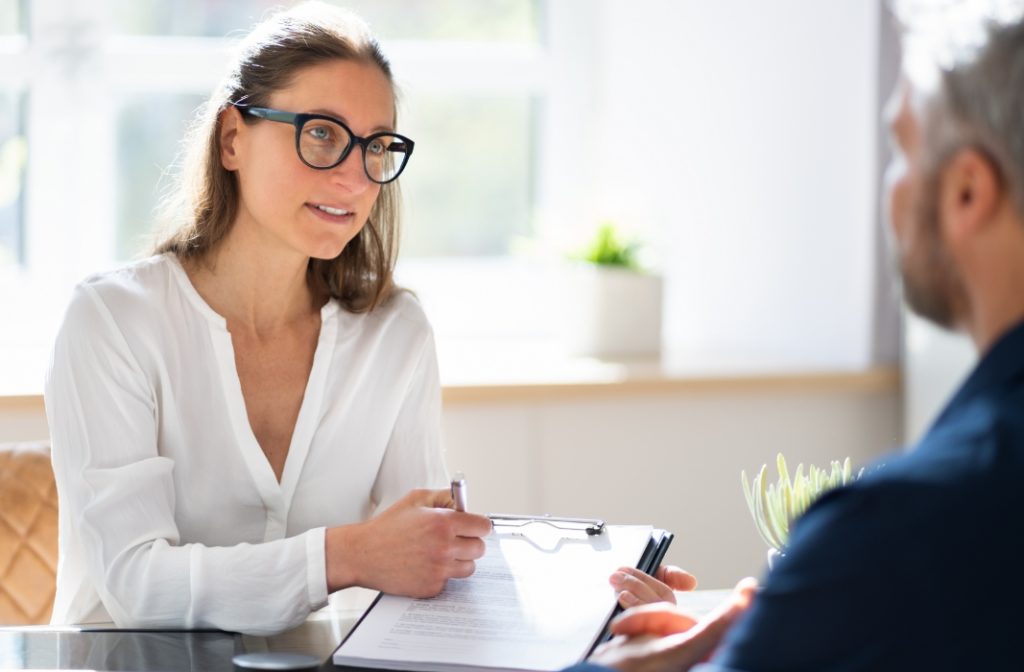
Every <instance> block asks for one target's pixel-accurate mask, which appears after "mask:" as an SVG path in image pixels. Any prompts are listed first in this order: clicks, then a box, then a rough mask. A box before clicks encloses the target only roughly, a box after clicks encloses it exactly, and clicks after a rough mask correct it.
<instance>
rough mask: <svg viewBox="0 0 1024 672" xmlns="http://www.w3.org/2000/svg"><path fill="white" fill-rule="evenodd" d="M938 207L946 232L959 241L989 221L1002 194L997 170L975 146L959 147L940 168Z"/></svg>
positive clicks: (1000, 200) (997, 207) (996, 208)
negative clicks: (943, 167) (941, 169)
mask: <svg viewBox="0 0 1024 672" xmlns="http://www.w3.org/2000/svg"><path fill="white" fill-rule="evenodd" d="M941 189H942V191H941V197H940V199H941V207H942V210H943V212H942V218H941V219H940V221H942V222H944V224H945V228H946V229H947V230H946V235H947V236H948V237H949V238H950V239H951V240H959V239H962V238H964V237H967V236H971V235H973V234H976V233H978V232H980V231H981V230H982V229H983V228H984V227H985V226H986V225H987V224H988V223H989V222H991V221H992V220H993V219H994V217H995V215H996V213H997V211H998V210H999V207H1000V205H1001V202H1002V199H1003V198H1004V197H1005V195H1006V194H1005V189H1004V187H1003V183H1002V179H1001V178H1000V176H999V171H998V169H997V168H996V166H995V164H993V163H992V160H991V159H990V158H989V157H988V156H987V155H985V154H984V153H982V152H980V151H978V150H977V149H972V148H966V149H961V150H960V151H958V152H957V153H956V154H954V155H953V157H952V158H951V159H950V160H949V162H948V163H947V164H946V167H945V169H944V170H943V171H942V183H941Z"/></svg>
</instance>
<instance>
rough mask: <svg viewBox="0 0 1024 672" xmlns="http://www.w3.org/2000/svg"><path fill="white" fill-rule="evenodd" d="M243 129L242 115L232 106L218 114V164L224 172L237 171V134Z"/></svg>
mask: <svg viewBox="0 0 1024 672" xmlns="http://www.w3.org/2000/svg"><path fill="white" fill-rule="evenodd" d="M243 129H244V123H243V121H242V114H241V113H240V112H239V111H238V108H236V107H235V106H234V105H229V106H228V108H227V109H226V110H224V111H223V112H221V113H220V164H221V165H222V166H224V169H225V170H231V171H234V170H238V166H239V150H240V149H241V147H240V144H241V143H240V142H239V140H240V138H239V133H240V131H243Z"/></svg>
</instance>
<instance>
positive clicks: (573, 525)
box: [487, 513, 604, 537]
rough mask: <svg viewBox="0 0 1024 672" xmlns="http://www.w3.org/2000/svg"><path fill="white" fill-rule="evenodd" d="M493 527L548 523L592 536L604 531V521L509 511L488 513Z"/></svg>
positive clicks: (564, 529) (559, 528)
mask: <svg viewBox="0 0 1024 672" xmlns="http://www.w3.org/2000/svg"><path fill="white" fill-rule="evenodd" d="M487 517H488V518H490V519H491V525H493V526H494V527H496V528H497V527H526V526H527V525H532V524H534V523H537V524H541V525H549V526H551V527H553V528H555V529H556V530H563V531H566V530H568V531H572V532H586V533H587V536H590V537H594V536H597V535H599V534H601V533H602V532H604V521H603V520H601V519H600V518H562V517H556V516H549V515H547V514H544V515H542V516H522V515H514V514H511V513H489V514H487Z"/></svg>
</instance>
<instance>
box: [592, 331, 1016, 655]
mask: <svg viewBox="0 0 1024 672" xmlns="http://www.w3.org/2000/svg"><path fill="white" fill-rule="evenodd" d="M1022 570H1024V324H1021V325H1018V326H1017V327H1015V328H1014V329H1012V330H1011V331H1010V332H1009V333H1007V334H1005V335H1004V336H1003V337H1002V338H1001V339H1000V340H999V341H998V342H997V343H996V344H995V346H993V347H992V348H991V349H990V350H989V352H988V353H987V354H986V355H985V356H984V358H983V359H982V360H981V361H980V362H979V363H978V365H977V367H976V368H975V370H974V371H973V372H972V373H971V375H970V376H969V377H968V379H967V380H966V381H965V382H964V384H963V385H962V386H961V388H960V389H959V390H958V391H957V393H956V394H955V395H954V397H953V399H952V400H951V401H950V402H949V404H948V405H947V406H946V408H945V410H944V411H943V412H942V413H941V414H940V416H939V418H938V419H937V420H936V421H935V423H934V425H933V426H932V427H931V429H930V430H929V431H928V433H927V435H926V436H925V437H924V438H923V439H922V440H921V443H920V444H919V445H918V446H917V447H916V448H915V449H914V450H913V451H911V452H909V453H906V454H903V455H899V456H896V457H893V458H890V459H887V460H884V461H883V463H881V464H880V465H878V466H877V467H871V468H869V469H868V473H866V474H865V476H864V477H863V478H862V479H861V480H859V481H857V482H856V483H854V484H853V485H851V486H849V487H845V488H841V489H839V490H836V491H833V492H831V493H829V494H827V495H825V496H824V497H822V498H821V499H820V500H819V501H818V502H817V503H816V504H815V505H814V506H812V507H811V509H810V510H809V511H808V512H807V513H806V514H805V515H804V516H803V518H801V519H800V521H799V522H798V523H797V524H796V525H795V527H794V530H793V535H792V537H791V539H790V545H789V549H788V551H787V553H786V556H785V557H784V558H782V559H781V560H780V562H778V563H777V564H776V566H775V568H774V570H773V571H772V572H771V573H770V574H769V575H768V577H767V579H766V581H765V585H764V588H763V589H762V590H761V591H760V593H759V594H758V596H757V598H756V599H755V601H754V604H753V606H752V608H751V609H750V611H749V612H748V613H747V614H746V615H744V617H743V618H742V619H741V620H740V621H739V622H738V623H737V624H736V626H735V627H734V628H733V629H732V630H731V631H730V633H729V635H728V636H727V637H726V640H725V642H724V643H723V646H722V648H721V649H720V651H719V653H718V654H717V655H716V656H715V658H714V660H713V662H712V663H711V665H708V666H706V667H703V666H702V667H701V668H700V669H701V671H702V672H705V671H707V672H712V671H713V670H717V671H721V672H726V671H742V672H774V671H778V672H783V671H785V672H801V671H803V670H807V671H812V670H813V671H814V672H840V671H842V672H854V671H860V670H865V671H867V670H872V671H874V672H884V671H888V670H892V671H893V672H895V671H896V670H899V671H901V672H902V671H905V670H928V671H929V672H935V671H941V670H959V671H962V670H986V671H987V672H990V671H993V670H1024V580H1022V577H1024V571H1022ZM585 667H591V666H578V668H580V669H583V668H585ZM597 669H599V668H597Z"/></svg>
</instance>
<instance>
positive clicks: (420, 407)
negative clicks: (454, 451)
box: [371, 326, 448, 511]
mask: <svg viewBox="0 0 1024 672" xmlns="http://www.w3.org/2000/svg"><path fill="white" fill-rule="evenodd" d="M426 330H427V334H426V338H425V339H423V346H422V349H421V351H420V354H419V359H418V361H417V363H416V368H415V370H414V373H413V375H412V378H411V379H410V383H409V386H408V389H407V390H406V391H405V395H404V399H403V401H402V406H401V409H400V410H399V412H398V417H397V419H396V420H395V426H394V429H393V430H392V432H391V437H390V439H389V440H388V445H387V448H386V450H385V452H384V458H383V460H382V461H381V466H380V471H379V472H378V474H377V480H376V482H375V483H374V485H373V490H372V492H371V498H372V499H373V502H374V503H375V505H376V510H378V511H380V510H381V509H384V508H387V507H388V506H390V505H391V504H393V503H394V502H395V501H396V500H398V499H399V498H401V497H402V496H403V495H405V494H406V493H407V492H409V491H410V490H412V489H414V488H444V487H446V486H447V485H448V471H447V469H446V468H445V465H444V456H443V454H442V450H441V382H440V378H439V375H438V370H437V352H436V350H435V346H434V335H433V333H432V332H431V331H430V327H429V326H427V327H426Z"/></svg>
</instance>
